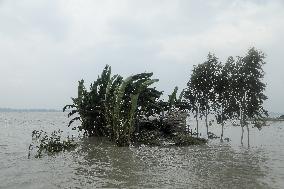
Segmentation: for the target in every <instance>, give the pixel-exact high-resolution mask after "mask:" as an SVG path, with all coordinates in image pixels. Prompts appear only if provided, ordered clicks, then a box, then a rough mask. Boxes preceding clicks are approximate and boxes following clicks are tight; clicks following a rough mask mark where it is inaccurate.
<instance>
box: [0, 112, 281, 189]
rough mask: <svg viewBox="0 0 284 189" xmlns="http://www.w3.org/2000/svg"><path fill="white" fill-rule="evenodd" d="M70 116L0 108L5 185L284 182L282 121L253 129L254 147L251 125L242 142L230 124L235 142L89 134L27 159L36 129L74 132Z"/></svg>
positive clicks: (0, 176)
mask: <svg viewBox="0 0 284 189" xmlns="http://www.w3.org/2000/svg"><path fill="white" fill-rule="evenodd" d="M67 122H68V119H67V117H66V114H64V113H60V112H44V113H41V112H1V113H0V188H36V189H39V188H47V189H52V188H230V189H233V188H238V189H239V188H279V189H280V188H284V122H274V123H271V124H270V126H267V127H264V128H262V129H261V130H258V129H257V128H250V146H249V147H248V144H247V135H246V129H245V135H244V143H243V145H241V142H240V138H241V135H240V134H241V128H240V127H234V126H227V127H225V137H229V138H230V141H229V142H220V140H219V139H214V140H211V141H210V142H209V144H207V145H204V146H190V147H147V146H142V147H129V148H127V147H116V146H114V145H113V144H111V143H109V142H107V141H102V140H103V139H94V138H85V139H80V140H79V147H78V148H77V149H76V150H74V151H71V152H64V153H59V154H57V155H55V156H44V157H43V158H40V159H36V158H30V159H28V147H29V144H30V143H31V133H32V131H33V130H34V129H37V130H40V129H43V130H46V131H49V132H51V131H53V130H55V129H58V128H60V129H62V130H64V131H65V133H67V134H69V135H72V134H75V133H74V131H72V130H71V128H67V127H66V125H67ZM192 124H194V122H193V123H192ZM201 126H202V125H201ZM219 128H220V127H217V126H211V127H210V131H213V132H214V133H216V134H220V129H219Z"/></svg>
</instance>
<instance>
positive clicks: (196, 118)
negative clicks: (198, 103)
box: [195, 109, 199, 137]
mask: <svg viewBox="0 0 284 189" xmlns="http://www.w3.org/2000/svg"><path fill="white" fill-rule="evenodd" d="M195 120H196V133H197V137H199V131H198V109H197V110H196V117H195Z"/></svg>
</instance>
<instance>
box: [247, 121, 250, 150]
mask: <svg viewBox="0 0 284 189" xmlns="http://www.w3.org/2000/svg"><path fill="white" fill-rule="evenodd" d="M247 133H248V147H249V146H250V144H249V126H248V125H247Z"/></svg>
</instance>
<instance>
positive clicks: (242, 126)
mask: <svg viewBox="0 0 284 189" xmlns="http://www.w3.org/2000/svg"><path fill="white" fill-rule="evenodd" d="M240 116H241V119H240V124H241V128H242V136H241V144H242V145H243V138H244V125H243V112H242V109H241V110H240Z"/></svg>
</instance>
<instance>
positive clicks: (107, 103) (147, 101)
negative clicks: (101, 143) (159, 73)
mask: <svg viewBox="0 0 284 189" xmlns="http://www.w3.org/2000/svg"><path fill="white" fill-rule="evenodd" d="M152 75H153V73H141V74H136V75H132V76H130V77H127V78H125V79H124V78H123V77H122V76H120V75H114V76H112V75H111V67H110V66H108V65H107V66H106V67H105V68H104V70H103V72H102V74H101V75H100V76H99V77H98V79H97V80H96V81H94V82H93V83H92V84H91V86H90V89H89V90H87V89H86V88H85V85H84V80H81V81H79V86H78V97H77V98H72V101H73V104H72V105H66V106H65V107H64V108H63V111H66V110H67V109H69V110H70V112H69V113H68V117H70V116H75V117H74V118H73V119H71V121H70V122H69V126H70V125H71V124H72V123H73V122H76V121H78V120H79V121H80V125H79V126H78V129H79V130H83V131H84V132H85V134H86V135H88V136H105V137H108V138H109V139H110V140H112V141H114V142H115V143H116V144H117V145H118V146H127V145H129V144H130V142H131V140H132V137H133V134H134V131H135V129H136V128H135V126H136V124H135V122H136V121H137V118H138V117H141V116H146V117H149V116H152V115H155V114H159V113H160V112H161V111H163V109H164V107H165V105H164V104H163V103H161V102H160V101H158V99H159V98H160V96H161V95H162V92H160V91H157V90H156V89H155V88H151V87H150V86H151V85H152V84H153V83H155V82H157V81H158V80H157V79H152V78H151V77H152Z"/></svg>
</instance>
